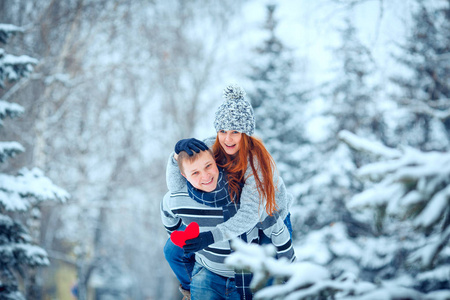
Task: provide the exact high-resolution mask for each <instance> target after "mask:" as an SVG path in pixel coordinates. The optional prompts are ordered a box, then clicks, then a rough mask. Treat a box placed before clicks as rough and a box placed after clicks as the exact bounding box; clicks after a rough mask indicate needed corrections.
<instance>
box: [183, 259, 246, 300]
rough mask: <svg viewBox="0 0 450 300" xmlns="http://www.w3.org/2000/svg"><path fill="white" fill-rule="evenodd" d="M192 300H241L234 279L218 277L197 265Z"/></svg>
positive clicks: (194, 271) (193, 275)
mask: <svg viewBox="0 0 450 300" xmlns="http://www.w3.org/2000/svg"><path fill="white" fill-rule="evenodd" d="M191 299H192V300H205V299H208V300H240V299H241V296H240V295H239V293H238V291H237V289H236V284H235V281H234V277H233V278H228V277H223V276H220V275H217V274H215V273H213V272H211V271H209V270H208V269H206V268H205V267H203V266H202V265H200V264H199V263H197V262H196V263H195V265H194V270H193V271H192V282H191Z"/></svg>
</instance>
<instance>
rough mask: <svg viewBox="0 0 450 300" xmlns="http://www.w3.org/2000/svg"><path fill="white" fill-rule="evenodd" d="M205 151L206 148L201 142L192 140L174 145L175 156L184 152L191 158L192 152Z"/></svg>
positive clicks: (181, 141)
mask: <svg viewBox="0 0 450 300" xmlns="http://www.w3.org/2000/svg"><path fill="white" fill-rule="evenodd" d="M205 150H208V146H206V144H205V143H203V142H202V141H199V140H197V139H194V138H190V139H182V140H179V141H178V142H177V143H176V145H175V153H176V154H180V152H181V151H186V153H187V154H188V155H189V156H192V155H194V152H192V151H195V152H197V153H199V152H200V151H205Z"/></svg>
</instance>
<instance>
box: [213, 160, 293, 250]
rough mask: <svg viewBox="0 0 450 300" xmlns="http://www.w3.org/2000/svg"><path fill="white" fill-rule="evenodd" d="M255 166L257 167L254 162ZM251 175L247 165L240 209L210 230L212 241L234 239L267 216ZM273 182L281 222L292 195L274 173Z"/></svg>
mask: <svg viewBox="0 0 450 300" xmlns="http://www.w3.org/2000/svg"><path fill="white" fill-rule="evenodd" d="M255 166H256V167H257V166H258V164H257V162H256V161H255ZM252 174H253V170H252V168H251V166H250V164H249V166H248V167H247V170H246V172H245V178H247V180H246V181H245V184H244V187H243V188H242V193H241V198H240V200H239V202H240V208H239V210H238V211H237V213H236V214H235V215H234V216H233V217H232V218H230V219H229V220H228V221H226V222H224V223H222V224H219V225H217V227H216V228H215V229H213V230H212V233H213V236H214V241H216V242H217V241H222V240H229V239H232V238H235V237H237V236H239V235H241V234H243V233H244V232H247V231H249V230H251V229H252V228H253V227H255V226H256V224H258V222H260V221H261V220H263V219H265V218H266V217H267V216H268V215H267V212H266V207H265V203H261V202H262V201H260V196H259V193H258V189H257V187H256V180H255V177H254V176H253V175H252ZM261 176H262V175H260V178H261ZM273 180H274V182H275V183H276V185H277V189H276V191H275V201H276V204H277V207H278V215H279V216H280V217H281V220H284V219H285V218H286V216H287V214H288V212H289V207H290V204H291V202H292V195H291V194H289V193H288V192H287V190H286V186H285V185H284V182H283V179H282V178H281V177H279V176H278V174H277V173H276V172H274V177H273ZM261 204H263V205H261Z"/></svg>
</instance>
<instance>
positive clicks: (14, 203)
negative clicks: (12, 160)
mask: <svg viewBox="0 0 450 300" xmlns="http://www.w3.org/2000/svg"><path fill="white" fill-rule="evenodd" d="M69 198H70V196H69V194H68V193H67V192H66V191H65V190H63V189H62V188H60V187H58V186H56V185H55V184H53V182H52V181H51V180H50V179H49V178H48V177H46V176H44V174H43V173H42V171H41V170H40V169H37V168H34V169H32V170H28V169H26V168H24V169H22V170H21V171H20V173H19V176H10V175H6V174H0V205H1V206H3V207H4V208H5V209H6V210H9V211H24V210H26V209H28V208H29V207H30V205H31V204H33V203H32V202H31V199H35V200H36V201H37V202H42V201H48V200H53V201H55V200H59V201H61V202H65V201H66V200H67V199H69Z"/></svg>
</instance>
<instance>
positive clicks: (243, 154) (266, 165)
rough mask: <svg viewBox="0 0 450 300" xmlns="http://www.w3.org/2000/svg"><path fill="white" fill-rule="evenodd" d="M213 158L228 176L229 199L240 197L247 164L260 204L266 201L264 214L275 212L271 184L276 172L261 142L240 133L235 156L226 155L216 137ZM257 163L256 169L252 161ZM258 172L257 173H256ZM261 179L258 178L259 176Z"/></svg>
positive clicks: (272, 161) (273, 163) (273, 192)
mask: <svg viewBox="0 0 450 300" xmlns="http://www.w3.org/2000/svg"><path fill="white" fill-rule="evenodd" d="M212 148H213V152H214V158H215V160H216V162H217V164H218V165H219V166H220V167H222V168H224V169H225V171H226V172H227V174H228V177H227V179H228V185H229V187H230V195H231V197H232V198H231V199H234V196H235V195H240V191H241V186H240V184H245V180H246V179H247V178H244V176H245V171H246V170H247V166H248V162H250V166H251V167H252V171H253V175H250V176H255V181H256V188H257V189H258V193H259V197H260V204H261V203H263V202H262V201H263V200H266V212H267V213H268V214H269V215H272V214H273V212H274V211H276V210H277V205H276V202H275V190H276V187H275V184H274V182H273V174H274V172H275V171H276V167H275V162H274V160H273V158H272V156H271V155H270V153H269V151H267V149H266V147H264V144H263V142H262V141H261V140H259V139H257V138H254V137H251V136H248V135H246V134H245V133H242V137H241V142H240V148H239V151H238V152H237V153H236V155H235V156H233V157H232V156H230V155H228V154H227V153H226V152H225V151H224V149H223V148H222V146H221V145H220V142H219V136H218V135H217V137H216V141H215V142H214V145H213V147H212ZM255 159H256V161H257V162H258V168H259V169H256V168H257V166H255V165H254V160H255ZM258 171H259V173H258ZM258 174H261V175H262V178H259V175H258Z"/></svg>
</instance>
